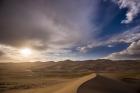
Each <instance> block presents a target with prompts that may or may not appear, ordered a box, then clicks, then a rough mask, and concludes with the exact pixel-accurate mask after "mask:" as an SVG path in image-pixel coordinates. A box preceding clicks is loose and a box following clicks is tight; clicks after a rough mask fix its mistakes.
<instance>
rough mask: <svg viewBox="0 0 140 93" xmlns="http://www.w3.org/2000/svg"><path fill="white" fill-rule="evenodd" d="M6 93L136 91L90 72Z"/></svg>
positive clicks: (121, 83)
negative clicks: (46, 84) (37, 86)
mask: <svg viewBox="0 0 140 93" xmlns="http://www.w3.org/2000/svg"><path fill="white" fill-rule="evenodd" d="M6 93H138V92H136V91H135V90H134V89H132V87H131V86H129V85H128V84H126V83H124V82H122V81H119V80H116V79H115V80H114V79H110V78H106V77H103V76H100V75H96V74H91V75H87V76H84V77H81V78H78V79H72V80H71V81H69V82H65V83H61V84H56V85H53V86H49V87H45V88H36V89H27V90H13V91H8V92H6Z"/></svg>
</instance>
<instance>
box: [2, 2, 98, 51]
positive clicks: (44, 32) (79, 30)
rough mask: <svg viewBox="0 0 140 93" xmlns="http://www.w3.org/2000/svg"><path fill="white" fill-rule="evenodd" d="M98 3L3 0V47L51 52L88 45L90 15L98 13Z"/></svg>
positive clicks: (90, 27)
mask: <svg viewBox="0 0 140 93" xmlns="http://www.w3.org/2000/svg"><path fill="white" fill-rule="evenodd" d="M96 2H97V1H95V0H86V1H85V0H77V1H75V0H71V1H66V0H59V1H52V0H39V1H38V0H30V1H29V0H25V1H24V2H23V1H19V0H13V1H4V3H2V6H0V11H1V13H0V19H1V22H0V33H1V34H0V44H4V45H8V46H13V47H18V48H19V47H24V46H29V47H32V48H35V49H48V48H67V47H72V46H74V45H75V44H80V43H86V42H87V40H88V38H89V37H90V30H91V29H92V27H93V25H92V24H91V23H90V16H91V14H92V13H94V11H95V10H96V6H97V5H96V4H97V3H96ZM93 6H94V8H93ZM83 11H84V12H83ZM95 14H96V13H95ZM92 16H94V15H93V14H92ZM81 40H83V41H82V42H81Z"/></svg>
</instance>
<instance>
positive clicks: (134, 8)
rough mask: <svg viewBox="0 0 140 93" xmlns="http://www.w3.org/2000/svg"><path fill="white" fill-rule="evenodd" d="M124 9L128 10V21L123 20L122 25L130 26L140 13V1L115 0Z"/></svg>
mask: <svg viewBox="0 0 140 93" xmlns="http://www.w3.org/2000/svg"><path fill="white" fill-rule="evenodd" d="M113 2H115V3H117V4H118V5H119V7H120V9H122V8H128V11H127V13H126V19H124V20H122V22H121V23H125V24H128V23H130V22H132V21H133V19H134V18H135V17H136V16H137V15H138V13H140V0H113Z"/></svg>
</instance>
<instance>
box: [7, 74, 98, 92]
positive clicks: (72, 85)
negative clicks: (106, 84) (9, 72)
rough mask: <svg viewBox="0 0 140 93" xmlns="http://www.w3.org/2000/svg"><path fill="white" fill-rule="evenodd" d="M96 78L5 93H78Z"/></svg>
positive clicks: (84, 78)
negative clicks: (81, 87) (83, 85)
mask: <svg viewBox="0 0 140 93" xmlns="http://www.w3.org/2000/svg"><path fill="white" fill-rule="evenodd" d="M94 77H96V74H91V75H87V76H84V77H81V78H78V79H72V80H71V81H69V82H66V83H61V84H56V85H53V86H49V87H45V88H36V89H27V90H11V91H7V92H5V93H77V89H78V88H79V87H80V85H81V84H83V83H84V82H86V81H88V80H90V79H92V78H94Z"/></svg>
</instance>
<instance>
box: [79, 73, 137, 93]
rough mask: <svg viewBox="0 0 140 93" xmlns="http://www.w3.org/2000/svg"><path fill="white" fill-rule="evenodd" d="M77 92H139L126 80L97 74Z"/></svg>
mask: <svg viewBox="0 0 140 93" xmlns="http://www.w3.org/2000/svg"><path fill="white" fill-rule="evenodd" d="M77 93H137V92H136V91H135V90H134V89H132V87H131V86H129V85H127V84H126V83H124V82H121V81H118V80H113V79H109V78H106V77H102V76H99V75H98V76H96V77H95V78H93V79H90V80H88V81H86V82H85V83H83V84H82V85H81V86H80V87H79V88H78V90H77Z"/></svg>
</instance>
